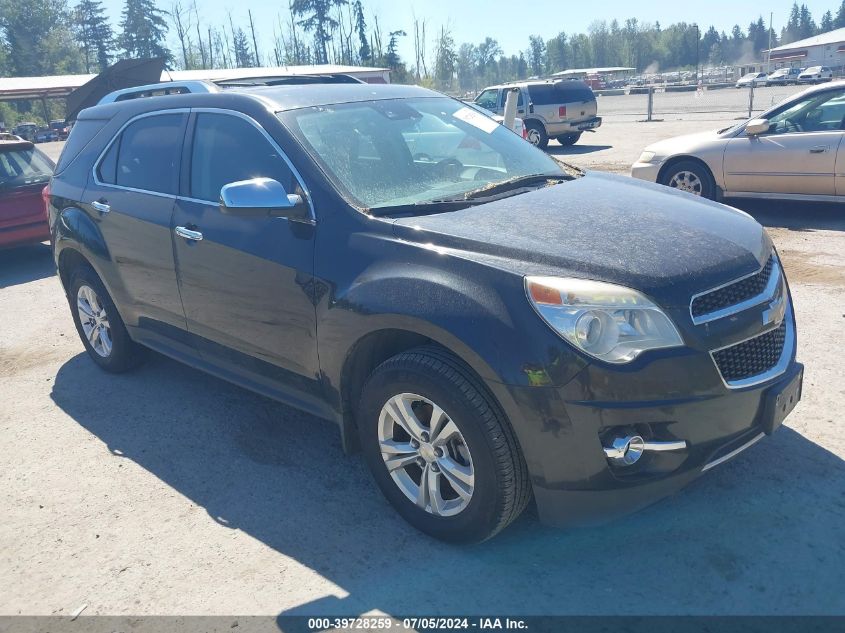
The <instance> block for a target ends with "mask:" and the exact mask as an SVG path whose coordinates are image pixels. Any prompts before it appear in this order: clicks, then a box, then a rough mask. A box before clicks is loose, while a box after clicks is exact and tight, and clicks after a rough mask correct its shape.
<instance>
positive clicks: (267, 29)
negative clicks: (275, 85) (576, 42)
mask: <svg viewBox="0 0 845 633" xmlns="http://www.w3.org/2000/svg"><path fill="white" fill-rule="evenodd" d="M156 2H157V3H158V5H159V7H160V8H162V9H169V8H170V6H171V3H172V0H156ZM287 2H288V0H250V2H246V3H244V4H239V3H233V2H232V1H231V0H197V5H198V7H199V10H200V15H201V19H202V20H203V23H204V24H205V23H211V24H212V25H214V24H218V25H220V24H228V12H229V11H231V13H232V17H233V19H234V21H235V25H236V26H237V25H241V26H243V27H244V29H247V28H248V26H249V18H248V16H247V9H248V8H249V9H251V10H252V15H253V19H254V20H255V23H256V29H257V31H258V33H259V42H258V45H259V48H260V49H263V50H262V51H261V53H262V56H263V55H267V54H268V53H270V52H271V51H272V37H273V31H272V24H273V23H275V22H276V19H277V17H276V16H277V14H278V13H279V11H280V9H281V8H282V7H286V6H287ZM362 2H363V4H364V10H365V13H366V18H367V22H368V25H369V26H372V24H373V14H374V13H375V14H377V15H378V20H379V25H380V26H381V30H382V33H384V34H386V33H387V32H388V31H393V30H398V29H404V30H405V31H406V32H408V36H407V37H404V38H400V42H401V43H400V48H399V53H400V55H401V56H402V57H403V58H404V59H405V60H406V61H409V60H413V57H414V47H413V36H412V29H413V20H414V16H415V15H416V17H417V19H419V20H420V21H422V20H423V19H425V20H426V22H427V26H426V31H427V35H428V40H429V50H431V47H432V40H433V38H434V35H435V33H437V32H439V30H440V27H441V26H442V25H444V24H445V25H447V26H448V27H449V28H450V29H451V30H452V34H453V36H454V38H455V42H456V43H457V44H458V45H460V44H461V43H463V42H473V43H478V42H481V41H483V40H484V38H485V37H487V36H490V37H492V38H494V39H496V40H498V42H499V45H500V46H501V47H502V49H503V51H504V52H505V53H506V54H508V55H510V54H518V53H519V51H521V50H525V49H526V48H528V36H529V35H540V36H541V37H543V38H544V39H548V38H550V37H553V36H555V35H557V34H558V33H559V32H560V31H566V32H567V33H579V32H586V31H587V29H588V27H589V26H590V24H591V23H592V22H593V21H595V20H607V21H608V22H609V21H610V20H612V19H614V18H616V19H617V20H619V22H620V23H624V21H625V20H626V19H627V18H630V17H635V18H637V19H638V20H639V21H640V22H641V23H643V22H655V21H658V20H659V21H660V23H661V24H671V23H673V22H682V21H685V22H688V23H692V22H697V23H698V24H699V26H700V27H701V28H702V30H704V29H705V28H707V27H709V26H710V25H711V24H712V25H713V26H715V27H716V29H717V30H719V31H726V32H730V29H731V28H732V27H733V25H734V24H739V25H740V26H741V27H742V28H743V30H745V29H747V28H748V24H749V23H750V22H751V21H752V20H756V19H757V18H758V17H759V16H760V15H761V14H762V15H763V18H764V20H766V22H768V20H769V12H772V11H773V12H774V25H773V26H774V28H775V31H776V32H780V29H781V28H782V27H783V25H784V23H785V22H786V20H787V18H788V17H789V10H790V8H791V7H792V4H793V2H794V0H767V2H759V1H758V2H748V1H745V2H743V1H742V0H739V1H737V0H703V1H702V2H698V3H691V2H677V0H672V1H668V0H648V2H631V1H630V0H626V1H617V0H604V1H602V2H589V1H587V2H585V1H583V0H582V1H578V0H575V1H573V0H531V1H530V2H506V1H505V0H362ZM69 3H70V4H74V0H70V2H69ZM189 3H190V0H182V4H183V5H186V4H189ZM802 3H803V4H806V5H807V7H808V8H809V9H810V11H811V12H812V14H813V18H814V19H815V20H816V22H817V23H818V22H819V21H821V17H822V15H823V14H824V12H825V11H827V10H828V9H829V10H830V11H832V12H833V13H834V14H835V13H836V9H837V8H838V6H839V1H838V0H828V1H827V2H825V1H816V0H802V2H799V4H802ZM104 5H105V7H106V10H107V12H108V13H109V15H110V17H111V18H112V21H113V22H115V23H117V22H118V21H119V19H120V11H121V9H122V6H123V0H104ZM696 6H697V7H698V9H696V8H695V7H696ZM519 7H530V8H531V11H530V13H529V12H527V11H523V10H521V9H520V8H519ZM170 40H171V49H172V50H174V51H175V49H176V46H175V34H174V33H173V32H172V29H171V33H170Z"/></svg>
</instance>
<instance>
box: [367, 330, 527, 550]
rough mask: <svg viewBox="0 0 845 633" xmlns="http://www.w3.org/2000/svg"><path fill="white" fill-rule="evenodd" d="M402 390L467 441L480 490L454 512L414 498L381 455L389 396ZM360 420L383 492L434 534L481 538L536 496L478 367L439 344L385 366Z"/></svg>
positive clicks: (374, 378) (458, 539)
mask: <svg viewBox="0 0 845 633" xmlns="http://www.w3.org/2000/svg"><path fill="white" fill-rule="evenodd" d="M403 393H411V394H416V395H418V396H421V397H423V398H426V399H429V400H431V401H432V402H435V403H437V404H438V406H440V407H441V408H442V409H443V410H444V411H445V412H446V414H447V415H448V417H449V418H450V419H451V420H452V422H454V423H455V425H456V426H457V427H458V430H459V431H460V433H461V435H462V437H463V439H464V440H465V443H466V447H467V448H468V450H469V453H470V455H471V460H472V466H473V470H474V476H475V482H474V489H473V492H472V496H471V497H470V499H469V501H468V503H467V505H466V506H465V507H464V508H463V509H462V510H460V511H459V512H458V513H457V514H455V515H453V516H437V515H435V514H433V513H431V512H429V511H427V510H426V509H423V508H421V507H419V506H418V505H416V504H415V503H414V502H412V501H411V500H410V499H409V498H408V497H407V496H406V495H405V493H403V492H402V490H400V488H399V487H398V485H397V484H396V483H395V482H394V480H393V478H392V477H391V475H390V473H389V472H388V469H387V467H386V465H385V462H384V459H383V458H382V455H381V451H380V449H379V436H378V427H379V415H380V412H381V410H382V407H383V406H384V405H385V404H386V403H387V402H388V400H390V399H391V398H392V397H394V396H396V395H398V394H403ZM357 421H358V430H359V435H360V439H361V447H362V450H363V453H364V456H365V459H366V461H367V464H368V466H369V468H370V471H371V472H372V474H373V478H374V479H375V481H376V483H377V484H378V486H379V488H380V489H381V491H382V493H383V494H384V496H385V497H386V498H387V500H388V501H389V502H390V503H391V505H393V507H394V508H395V509H396V511H397V512H399V514H400V515H401V516H402V517H403V518H404V519H405V520H406V521H408V523H410V524H411V525H413V526H414V527H415V528H417V529H418V530H420V531H422V532H425V533H426V534H428V535H430V536H433V537H435V538H438V539H441V540H444V541H449V542H455V543H477V542H480V541H483V540H485V539H488V538H490V537H492V536H493V535H495V534H497V533H498V532H499V531H501V530H502V529H504V528H505V527H506V526H507V525H508V524H510V523H511V522H512V521H513V520H514V519H516V518H517V517H518V516H519V515H520V513H521V512H522V511H523V510H524V509H525V506H526V505H527V504H528V502H529V500H530V498H531V486H530V480H529V476H528V469H527V467H526V465H525V460H524V458H523V456H522V452H521V450H520V448H519V445H518V443H517V440H516V436H515V435H514V432H513V429H512V428H511V426H510V424H509V422H508V421H507V419H506V418H505V416H504V414H503V413H502V412H501V410H500V409H499V407H498V405H497V404H496V403H495V401H494V400H493V399H492V398H491V397H490V396H489V395H488V394H487V393H486V391H485V389H484V388H483V386H482V384H481V383H480V381H479V379H478V378H477V377H476V376H475V375H474V374H473V372H472V371H471V370H470V369H469V368H468V367H466V366H465V365H464V364H463V363H462V362H461V361H460V360H459V359H457V358H456V357H455V356H453V355H452V354H450V353H449V352H447V351H445V350H443V349H441V348H439V347H433V346H426V347H419V348H416V349H413V350H410V351H408V352H403V353H401V354H398V355H396V356H394V357H392V358H390V359H388V360H387V361H385V362H384V363H382V364H381V365H379V366H378V367H377V368H376V369H375V370H374V371H373V373H372V374H371V375H370V377H369V379H368V380H367V383H366V384H365V386H364V388H363V390H362V394H361V402H360V406H359V409H358V417H357Z"/></svg>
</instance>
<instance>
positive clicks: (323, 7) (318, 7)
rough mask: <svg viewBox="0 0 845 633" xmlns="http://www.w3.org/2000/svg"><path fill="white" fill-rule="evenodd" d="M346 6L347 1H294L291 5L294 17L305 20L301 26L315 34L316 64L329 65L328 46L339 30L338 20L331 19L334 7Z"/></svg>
mask: <svg viewBox="0 0 845 633" xmlns="http://www.w3.org/2000/svg"><path fill="white" fill-rule="evenodd" d="M340 4H346V0H293V2H292V3H291V5H290V8H291V11H293V13H294V15H296V16H298V17H300V18H303V19H301V20H300V22H299V24H300V26H302V27H303V28H304V29H305V30H306V31H311V32H313V33H314V45H315V51H314V52H315V53H316V54H317V55H316V56H317V59H316V63H318V64H328V63H329V52H328V48H327V44H328V43H329V42H330V41H331V39H332V31H333V30H334V29H336V28H337V20H335V19H334V18H333V17H331V15H330V12H331V9H332V7H333V6H335V5H340Z"/></svg>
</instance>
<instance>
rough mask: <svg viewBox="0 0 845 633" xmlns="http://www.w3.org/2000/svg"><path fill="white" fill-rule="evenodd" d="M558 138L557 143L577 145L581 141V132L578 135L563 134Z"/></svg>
mask: <svg viewBox="0 0 845 633" xmlns="http://www.w3.org/2000/svg"><path fill="white" fill-rule="evenodd" d="M556 138H557V142H558V143H560V144H561V145H575V143H577V142H578V141H579V140H580V139H581V132H578V133H576V134H561V135H560V136H558V137H556Z"/></svg>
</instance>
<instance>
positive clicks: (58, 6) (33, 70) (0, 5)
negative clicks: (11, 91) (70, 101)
mask: <svg viewBox="0 0 845 633" xmlns="http://www.w3.org/2000/svg"><path fill="white" fill-rule="evenodd" d="M69 25H70V17H69V15H68V9H67V5H66V4H65V0H0V31H2V44H3V49H4V51H3V55H2V58H3V59H5V62H4V64H5V66H6V67H7V70H8V72H9V73H10V74H11V75H13V76H14V75H19V76H21V75H23V76H26V75H53V74H55V75H58V74H62V73H73V72H82V70H83V64H82V56H81V55H80V53H79V50H78V49H77V47H76V45H75V43H74V40H73V37H72V35H71V33H70V28H69Z"/></svg>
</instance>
